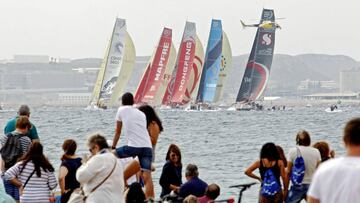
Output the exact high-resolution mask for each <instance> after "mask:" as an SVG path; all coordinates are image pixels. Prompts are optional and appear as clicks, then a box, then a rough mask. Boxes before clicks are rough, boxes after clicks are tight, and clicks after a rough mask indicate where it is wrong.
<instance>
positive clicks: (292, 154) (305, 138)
mask: <svg viewBox="0 0 360 203" xmlns="http://www.w3.org/2000/svg"><path fill="white" fill-rule="evenodd" d="M296 144H297V145H298V146H296V147H294V148H292V149H290V151H289V155H288V173H287V177H288V178H287V182H289V180H290V177H291V173H292V170H294V169H293V166H294V163H295V159H297V157H299V156H301V157H302V158H303V160H304V164H305V175H304V177H303V180H302V181H301V183H300V184H297V185H295V184H292V185H291V187H290V190H289V194H288V196H287V198H286V203H299V202H301V200H303V199H304V200H306V193H307V191H308V189H309V186H310V183H311V179H312V176H313V174H314V172H315V170H316V168H317V167H318V165H319V164H320V163H321V156H320V152H319V150H317V149H315V148H313V147H311V146H310V144H311V139H310V134H309V133H308V132H307V131H305V130H302V131H300V132H298V133H297V135H296Z"/></svg>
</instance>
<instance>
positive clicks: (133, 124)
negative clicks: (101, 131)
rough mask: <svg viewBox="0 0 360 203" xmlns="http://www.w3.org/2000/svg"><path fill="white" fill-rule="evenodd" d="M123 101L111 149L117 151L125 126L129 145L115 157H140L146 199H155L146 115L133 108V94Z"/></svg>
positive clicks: (123, 97)
mask: <svg viewBox="0 0 360 203" xmlns="http://www.w3.org/2000/svg"><path fill="white" fill-rule="evenodd" d="M121 100H122V106H120V107H119V109H118V111H117V114H116V118H115V119H116V127H115V135H114V138H113V145H112V147H111V148H112V149H116V145H117V143H118V141H119V139H120V134H121V131H122V128H123V126H124V135H125V137H126V138H127V140H128V143H127V145H125V146H122V147H119V148H117V149H116V150H115V155H117V156H118V157H119V158H126V157H134V156H137V157H138V159H139V162H140V167H141V171H142V177H143V179H144V182H145V195H146V198H154V196H155V195H154V186H153V182H152V177H151V163H152V157H153V150H152V145H151V140H150V136H149V133H148V130H147V125H146V117H145V114H144V113H143V112H141V111H140V110H139V109H137V108H135V107H134V106H133V105H134V96H133V95H132V94H131V93H129V92H127V93H125V94H124V95H123V96H122V97H121Z"/></svg>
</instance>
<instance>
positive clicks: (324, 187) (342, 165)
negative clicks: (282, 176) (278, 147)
mask: <svg viewBox="0 0 360 203" xmlns="http://www.w3.org/2000/svg"><path fill="white" fill-rule="evenodd" d="M343 140H344V143H345V148H346V156H345V157H341V158H337V159H332V160H328V161H326V162H324V163H322V164H321V165H320V167H319V169H318V170H317V171H316V172H315V175H314V178H313V181H312V183H311V185H310V189H309V192H308V202H309V203H320V202H321V203H325V202H326V203H335V202H346V203H355V202H359V201H360V184H359V183H360V173H359V171H360V118H354V119H352V120H350V121H349V122H348V123H347V124H346V126H345V129H344V137H343Z"/></svg>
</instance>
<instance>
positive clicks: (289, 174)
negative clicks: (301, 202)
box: [284, 161, 293, 186]
mask: <svg viewBox="0 0 360 203" xmlns="http://www.w3.org/2000/svg"><path fill="white" fill-rule="evenodd" d="M292 166H293V163H292V162H291V161H288V163H287V167H286V168H287V170H286V179H285V181H286V183H284V185H287V186H289V183H290V176H291V169H292Z"/></svg>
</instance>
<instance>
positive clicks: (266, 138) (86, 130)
mask: <svg viewBox="0 0 360 203" xmlns="http://www.w3.org/2000/svg"><path fill="white" fill-rule="evenodd" d="M326 107H327V106H323V107H311V108H306V107H296V108H293V109H292V110H289V111H259V112H257V111H249V112H239V111H227V110H220V111H202V112H199V111H171V110H160V111H158V114H159V116H160V118H161V119H162V122H163V125H164V132H163V133H162V134H161V135H160V137H159V140H158V144H157V147H156V159H155V166H156V171H155V172H153V181H154V185H155V193H156V196H157V197H158V196H159V195H160V192H161V187H160V185H159V177H160V174H161V171H162V166H163V164H164V163H165V156H166V151H167V148H168V146H169V144H171V143H174V144H177V145H178V146H179V147H180V149H181V153H182V163H183V176H184V171H185V167H186V165H187V164H189V163H193V164H196V165H197V166H198V168H199V173H200V175H199V176H200V178H201V179H203V180H204V181H206V182H207V183H209V184H210V183H217V184H218V185H220V187H221V196H220V198H221V199H225V198H231V197H233V198H235V199H237V197H238V192H239V191H238V189H235V188H229V187H230V186H231V185H236V184H242V183H249V182H255V180H253V179H251V178H249V177H247V176H245V175H244V170H245V169H246V168H247V167H248V166H249V165H250V164H252V163H253V162H254V161H256V160H257V159H258V157H259V152H260V148H261V146H262V145H263V144H264V143H266V142H274V143H275V144H278V145H280V146H282V147H283V148H284V151H285V154H287V152H288V151H289V148H291V147H294V146H295V136H296V133H297V132H298V131H299V130H301V129H306V130H307V131H309V132H310V134H311V139H312V142H316V141H320V140H325V141H328V142H329V143H330V146H331V148H332V149H334V150H335V152H336V156H342V155H344V153H345V150H344V147H343V143H342V132H343V128H344V125H345V123H346V122H347V121H348V120H349V119H350V118H353V117H356V116H359V115H360V109H359V107H351V106H348V107H341V110H342V112H337V113H328V112H326V111H325V108H326ZM115 114H116V109H108V110H99V111H87V110H84V108H79V107H77V108H70V107H57V108H55V107H37V108H33V109H32V111H31V121H32V122H33V123H34V124H35V125H36V127H37V129H38V133H39V136H40V139H41V142H42V143H43V144H44V146H45V153H46V155H47V156H48V157H49V159H50V161H51V162H52V163H53V164H54V166H55V167H56V168H58V167H59V164H60V156H61V154H62V149H61V145H62V142H63V140H65V139H67V138H73V139H75V140H76V141H77V142H78V146H79V147H78V148H79V149H78V154H79V155H80V156H81V155H83V154H86V153H88V150H87V147H86V145H85V143H86V138H87V136H88V135H89V134H91V133H94V132H101V133H103V134H104V135H105V136H106V137H107V139H112V137H113V134H114V126H115V121H114V118H115ZM15 115H16V111H0V128H1V129H3V128H4V126H5V124H6V122H7V121H8V120H9V119H11V118H12V117H14V116H15ZM124 144H126V143H125V141H124V137H121V138H120V142H119V145H124ZM256 172H257V171H256ZM185 181H186V180H185V177H183V182H185ZM259 186H260V185H259V184H258V185H254V186H253V187H251V188H250V189H249V190H247V191H246V192H245V193H244V195H243V202H256V200H257V194H258V190H259Z"/></svg>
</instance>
